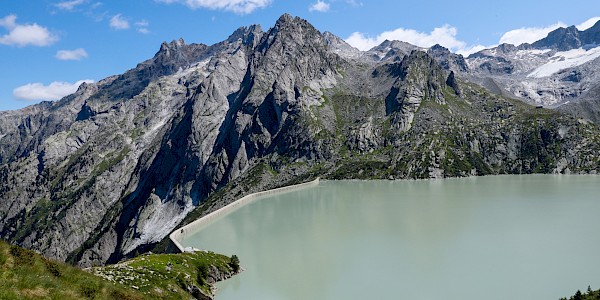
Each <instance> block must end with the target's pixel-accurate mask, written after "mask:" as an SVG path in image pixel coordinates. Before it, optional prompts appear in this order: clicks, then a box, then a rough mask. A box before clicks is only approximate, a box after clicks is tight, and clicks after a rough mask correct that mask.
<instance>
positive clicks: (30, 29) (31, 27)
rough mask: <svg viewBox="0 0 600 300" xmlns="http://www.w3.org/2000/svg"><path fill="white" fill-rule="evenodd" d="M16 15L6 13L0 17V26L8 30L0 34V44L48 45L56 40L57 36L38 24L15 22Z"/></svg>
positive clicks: (20, 45) (21, 45)
mask: <svg viewBox="0 0 600 300" xmlns="http://www.w3.org/2000/svg"><path fill="white" fill-rule="evenodd" d="M16 21H17V16H16V15H8V16H6V17H4V18H2V19H0V27H4V28H5V29H6V30H8V33H7V34H5V35H3V36H0V44H4V45H11V46H19V47H24V46H28V45H32V46H48V45H51V44H53V43H54V42H56V41H57V40H58V37H57V36H55V35H54V34H52V33H50V31H49V30H48V29H47V28H45V27H42V26H40V25H38V24H35V23H33V24H17V22H16Z"/></svg>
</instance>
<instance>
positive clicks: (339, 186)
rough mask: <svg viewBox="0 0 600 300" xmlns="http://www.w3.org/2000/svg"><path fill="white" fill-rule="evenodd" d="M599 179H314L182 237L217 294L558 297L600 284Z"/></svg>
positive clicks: (220, 297) (256, 296) (240, 296)
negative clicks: (217, 260)
mask: <svg viewBox="0 0 600 300" xmlns="http://www.w3.org/2000/svg"><path fill="white" fill-rule="evenodd" d="M598 195H600V176H565V175H526V176H490V177H473V178H462V179H445V180H425V181H321V183H320V184H318V185H316V186H313V187H309V188H305V189H300V190H296V191H291V192H288V193H285V194H274V195H273V196H268V197H265V198H261V199H260V200H259V201H252V202H251V203H249V204H247V205H245V206H243V207H241V208H239V209H237V210H235V211H233V212H231V213H229V214H227V215H226V216H223V217H221V218H220V219H219V220H216V221H214V222H211V223H209V224H205V226H204V227H203V228H201V229H199V230H195V231H188V232H187V234H186V236H185V237H183V238H182V239H181V240H180V242H181V245H182V247H193V248H197V249H206V250H210V251H215V252H221V253H224V254H228V255H231V254H236V255H238V256H239V258H240V261H241V265H242V267H243V268H245V269H246V271H244V272H242V273H241V274H240V275H238V276H236V277H234V278H232V279H229V280H227V281H225V282H223V283H220V284H219V285H218V286H219V288H220V291H219V292H218V293H217V299H218V300H228V299H291V300H295V299H449V300H453V299H457V300H458V299H461V300H464V299H467V300H469V299H473V300H475V299H558V298H560V297H565V296H568V295H572V294H573V293H574V291H576V290H577V289H581V290H584V289H585V288H587V286H588V285H591V286H592V288H598V287H600V257H598V255H597V254H598V253H600V239H597V238H596V237H597V233H598V231H599V230H600V218H598V212H600V197H599V196H598Z"/></svg>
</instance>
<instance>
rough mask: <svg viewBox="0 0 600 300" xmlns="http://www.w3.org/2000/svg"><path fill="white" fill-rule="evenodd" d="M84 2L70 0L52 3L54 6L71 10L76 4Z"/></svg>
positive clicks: (81, 0)
mask: <svg viewBox="0 0 600 300" xmlns="http://www.w3.org/2000/svg"><path fill="white" fill-rule="evenodd" d="M84 2H85V0H72V1H62V2H58V3H56V4H54V6H56V7H58V8H59V9H62V10H68V11H72V10H73V9H74V8H75V7H77V6H78V5H81V4H83V3H84Z"/></svg>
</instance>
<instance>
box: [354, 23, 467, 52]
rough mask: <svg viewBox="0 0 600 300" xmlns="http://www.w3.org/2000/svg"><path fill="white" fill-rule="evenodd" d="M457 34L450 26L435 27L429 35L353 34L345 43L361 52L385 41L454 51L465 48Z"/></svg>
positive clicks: (395, 32) (409, 31)
mask: <svg viewBox="0 0 600 300" xmlns="http://www.w3.org/2000/svg"><path fill="white" fill-rule="evenodd" d="M457 33H458V31H457V30H456V28H455V27H452V26H450V25H444V26H442V27H437V28H435V29H433V31H431V32H430V33H423V32H419V31H416V30H414V29H404V28H398V29H395V30H392V31H386V32H383V33H381V34H379V35H377V36H376V37H368V36H366V35H364V34H363V33H360V32H354V33H352V34H351V35H350V36H349V37H348V38H347V39H346V42H347V43H348V44H350V45H352V46H353V47H356V48H358V49H359V50H362V51H366V50H369V49H371V48H373V47H375V46H377V45H379V44H381V43H382V42H383V41H385V40H390V41H393V40H398V41H403V42H407V43H410V44H413V45H415V46H419V47H431V46H433V45H435V44H440V45H442V46H444V47H446V48H448V49H451V50H454V51H456V50H460V49H463V48H465V47H466V43H465V42H463V41H460V40H458V39H456V34H457Z"/></svg>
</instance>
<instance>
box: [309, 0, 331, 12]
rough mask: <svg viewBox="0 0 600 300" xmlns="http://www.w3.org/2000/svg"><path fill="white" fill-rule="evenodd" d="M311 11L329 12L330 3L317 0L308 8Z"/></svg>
mask: <svg viewBox="0 0 600 300" xmlns="http://www.w3.org/2000/svg"><path fill="white" fill-rule="evenodd" d="M308 10H309V11H318V12H327V11H329V3H327V2H323V1H321V0H319V1H317V2H316V3H314V4H313V5H311V6H310V7H309V8H308Z"/></svg>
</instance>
